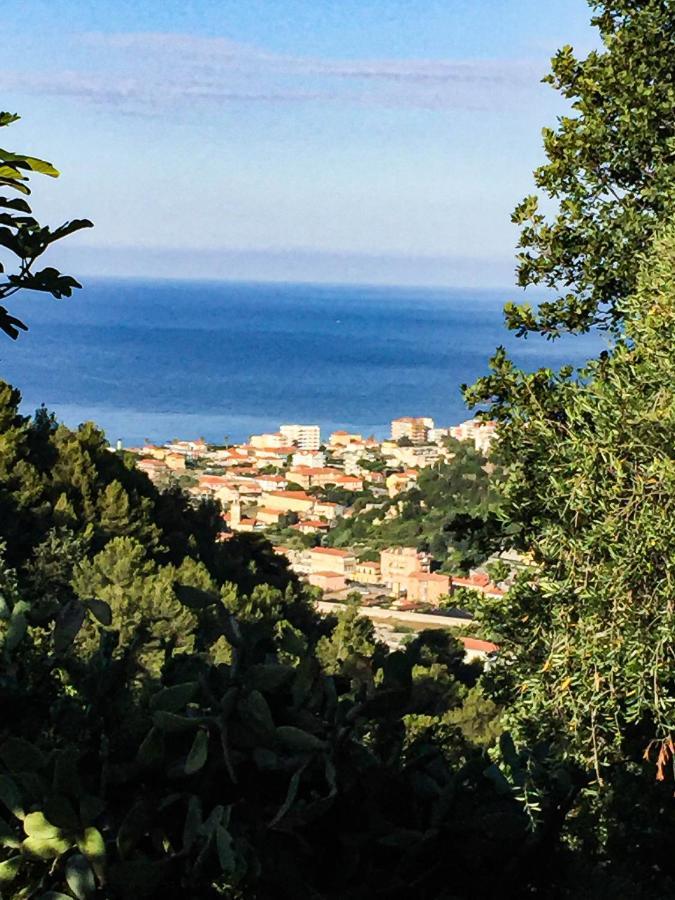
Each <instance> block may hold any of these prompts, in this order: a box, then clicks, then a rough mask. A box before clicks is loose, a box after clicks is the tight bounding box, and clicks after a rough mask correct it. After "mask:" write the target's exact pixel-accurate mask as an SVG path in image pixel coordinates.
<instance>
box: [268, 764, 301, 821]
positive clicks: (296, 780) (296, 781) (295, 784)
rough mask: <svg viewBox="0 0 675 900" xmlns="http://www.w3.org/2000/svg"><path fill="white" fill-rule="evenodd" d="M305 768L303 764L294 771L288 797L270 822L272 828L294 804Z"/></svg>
mask: <svg viewBox="0 0 675 900" xmlns="http://www.w3.org/2000/svg"><path fill="white" fill-rule="evenodd" d="M304 768H305V767H304V766H303V767H302V768H301V769H298V770H297V772H294V773H293V776H292V778H291V780H290V782H289V784H288V790H287V791H286V799H285V800H284V802H283V803H282V804H281V806H280V807H279V809H278V811H277V814H276V815H275V817H274V818H273V819H272V821H271V822H270V824H269V827H270V828H274V826H275V825H276V824H278V823H279V822H280V821H281V820H282V819H283V817H284V816H285V815H286V813H287V812H288V811H289V809H290V808H291V807H292V806H293V803H294V802H295V798H296V797H297V795H298V788H299V787H300V779H301V777H302V773H303V771H304Z"/></svg>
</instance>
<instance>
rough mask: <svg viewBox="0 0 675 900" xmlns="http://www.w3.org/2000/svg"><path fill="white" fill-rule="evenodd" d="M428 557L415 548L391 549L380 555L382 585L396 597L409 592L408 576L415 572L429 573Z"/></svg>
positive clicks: (383, 551)
mask: <svg viewBox="0 0 675 900" xmlns="http://www.w3.org/2000/svg"><path fill="white" fill-rule="evenodd" d="M428 568H429V562H428V559H427V557H426V556H424V554H422V553H418V552H417V550H416V548H415V547H390V548H389V549H388V550H382V551H381V553H380V569H381V571H382V583H383V584H385V585H386V586H387V588H388V589H389V590H390V591H391V592H392V593H393V594H395V595H398V594H402V593H403V592H404V591H407V590H408V576H409V575H412V574H413V572H424V571H428Z"/></svg>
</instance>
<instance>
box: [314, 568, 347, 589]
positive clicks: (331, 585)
mask: <svg viewBox="0 0 675 900" xmlns="http://www.w3.org/2000/svg"><path fill="white" fill-rule="evenodd" d="M307 580H308V581H309V583H310V584H311V585H313V586H314V587H318V588H321V590H322V591H325V592H326V593H331V594H339V593H341V592H342V591H344V590H346V588H347V582H346V581H345V576H344V575H341V574H340V573H339V572H312V573H310V575H309V578H308V579H307Z"/></svg>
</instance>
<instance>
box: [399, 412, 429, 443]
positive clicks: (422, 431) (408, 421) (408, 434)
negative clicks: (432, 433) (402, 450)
mask: <svg viewBox="0 0 675 900" xmlns="http://www.w3.org/2000/svg"><path fill="white" fill-rule="evenodd" d="M433 427H434V420H433V419H430V418H428V417H427V416H419V417H413V416H403V417H402V418H400V419H394V420H393V421H392V423H391V439H392V441H399V440H401V438H404V437H405V438H408V440H410V441H412V443H413V444H423V443H424V442H425V441H426V440H427V439H428V435H429V430H430V429H432V428H433Z"/></svg>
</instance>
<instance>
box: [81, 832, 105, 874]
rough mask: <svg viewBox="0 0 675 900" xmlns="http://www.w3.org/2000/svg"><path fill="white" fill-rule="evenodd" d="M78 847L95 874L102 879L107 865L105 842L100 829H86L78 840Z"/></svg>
mask: <svg viewBox="0 0 675 900" xmlns="http://www.w3.org/2000/svg"><path fill="white" fill-rule="evenodd" d="M77 846H78V847H79V848H80V852H81V853H83V854H84V855H85V856H86V857H87V859H88V860H89V862H90V863H91V865H92V867H93V869H94V872H95V873H96V874H97V875H98V877H99V878H101V877H102V874H103V866H104V864H105V841H104V840H103V835H102V834H101V832H100V831H99V830H98V828H94V827H93V826H90V827H89V828H85V829H84V832H83V833H82V835H81V836H80V837H79V838H78V841H77Z"/></svg>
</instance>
